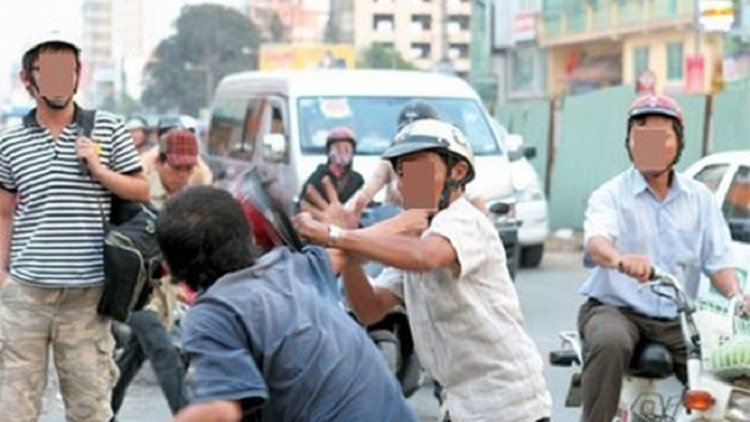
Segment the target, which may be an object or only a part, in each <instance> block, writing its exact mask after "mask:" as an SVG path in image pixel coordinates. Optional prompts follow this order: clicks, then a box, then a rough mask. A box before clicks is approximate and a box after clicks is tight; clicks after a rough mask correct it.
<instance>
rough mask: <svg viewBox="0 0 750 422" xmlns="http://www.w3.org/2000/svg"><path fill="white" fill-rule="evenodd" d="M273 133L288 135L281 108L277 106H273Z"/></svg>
mask: <svg viewBox="0 0 750 422" xmlns="http://www.w3.org/2000/svg"><path fill="white" fill-rule="evenodd" d="M271 133H275V134H280V135H286V134H287V130H286V122H284V114H283V113H282V111H281V107H279V106H278V105H277V104H273V105H271Z"/></svg>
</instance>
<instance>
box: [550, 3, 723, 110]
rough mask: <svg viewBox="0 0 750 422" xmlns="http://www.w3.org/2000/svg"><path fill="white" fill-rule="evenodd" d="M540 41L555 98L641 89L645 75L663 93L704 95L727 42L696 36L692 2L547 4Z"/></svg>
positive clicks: (714, 35) (706, 35)
mask: <svg viewBox="0 0 750 422" xmlns="http://www.w3.org/2000/svg"><path fill="white" fill-rule="evenodd" d="M545 3H546V4H545V8H544V10H543V13H542V19H541V20H540V22H539V27H538V29H539V39H540V44H541V46H542V47H544V48H546V49H547V52H548V54H547V64H548V66H547V69H548V71H547V86H548V88H549V89H548V93H549V94H550V95H561V94H576V93H582V92H586V91H589V90H592V89H598V88H601V87H605V86H609V85H619V84H632V85H636V83H637V80H638V78H639V75H642V74H643V73H642V72H643V71H650V73H651V74H652V75H653V76H655V88H656V91H658V92H665V93H688V92H690V93H707V92H710V91H711V88H712V82H714V81H715V80H716V79H715V78H716V77H719V76H720V75H721V62H722V36H721V35H718V34H717V33H713V32H708V31H698V30H697V25H696V22H697V19H696V18H697V16H696V13H695V12H696V11H695V4H696V2H695V0H669V1H667V0H629V1H619V0H599V1H596V2H589V1H582V0H558V1H555V2H545Z"/></svg>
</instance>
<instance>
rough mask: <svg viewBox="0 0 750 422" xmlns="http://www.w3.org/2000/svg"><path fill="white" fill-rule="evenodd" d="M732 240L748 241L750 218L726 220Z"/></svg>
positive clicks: (749, 236)
mask: <svg viewBox="0 0 750 422" xmlns="http://www.w3.org/2000/svg"><path fill="white" fill-rule="evenodd" d="M728 224H729V232H730V233H731V235H732V240H734V241H736V242H742V243H750V220H739V219H732V220H729V221H728Z"/></svg>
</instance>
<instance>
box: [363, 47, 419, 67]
mask: <svg viewBox="0 0 750 422" xmlns="http://www.w3.org/2000/svg"><path fill="white" fill-rule="evenodd" d="M357 67H360V68H366V69H401V70H414V69H416V66H414V64H412V63H411V62H410V61H408V60H406V59H404V58H403V56H401V53H399V52H398V51H397V50H396V49H395V48H393V47H392V46H390V45H387V44H383V43H373V44H372V45H371V46H370V47H369V48H367V49H365V50H363V51H361V52H360V58H359V60H358V62H357Z"/></svg>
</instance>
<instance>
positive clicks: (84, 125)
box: [76, 108, 96, 138]
mask: <svg viewBox="0 0 750 422" xmlns="http://www.w3.org/2000/svg"><path fill="white" fill-rule="evenodd" d="M95 120H96V110H88V109H84V108H79V109H77V110H76V125H78V130H79V133H80V134H81V135H83V136H85V137H87V138H91V133H92V132H93V131H94V122H95Z"/></svg>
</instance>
